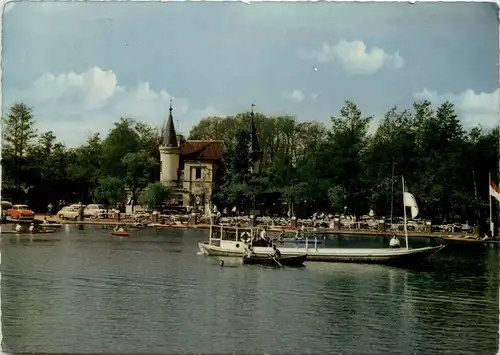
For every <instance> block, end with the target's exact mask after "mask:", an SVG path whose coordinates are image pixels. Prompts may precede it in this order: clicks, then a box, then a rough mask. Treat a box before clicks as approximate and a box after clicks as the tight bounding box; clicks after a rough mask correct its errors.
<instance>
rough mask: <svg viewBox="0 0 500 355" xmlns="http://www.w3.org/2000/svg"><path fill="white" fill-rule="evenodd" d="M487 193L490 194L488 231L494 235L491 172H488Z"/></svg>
mask: <svg viewBox="0 0 500 355" xmlns="http://www.w3.org/2000/svg"><path fill="white" fill-rule="evenodd" d="M488 178H489V179H488V195H490V232H491V236H492V237H493V235H494V233H493V232H494V230H493V229H494V227H493V208H492V207H491V172H490V173H489V174H488Z"/></svg>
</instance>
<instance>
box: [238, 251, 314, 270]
mask: <svg viewBox="0 0 500 355" xmlns="http://www.w3.org/2000/svg"><path fill="white" fill-rule="evenodd" d="M306 258H307V254H305V253H304V254H302V255H293V256H273V255H255V254H254V255H245V256H244V257H243V264H248V265H274V266H295V267H298V266H302V265H303V264H304V262H305V261H306Z"/></svg>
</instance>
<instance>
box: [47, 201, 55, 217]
mask: <svg viewBox="0 0 500 355" xmlns="http://www.w3.org/2000/svg"><path fill="white" fill-rule="evenodd" d="M53 208H54V206H52V203H50V202H49V205H48V206H47V214H48V215H49V217H52V209H53Z"/></svg>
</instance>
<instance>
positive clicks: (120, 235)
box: [109, 231, 130, 237]
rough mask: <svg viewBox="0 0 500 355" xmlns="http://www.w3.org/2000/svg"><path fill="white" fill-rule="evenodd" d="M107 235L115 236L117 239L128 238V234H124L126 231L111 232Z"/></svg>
mask: <svg viewBox="0 0 500 355" xmlns="http://www.w3.org/2000/svg"><path fill="white" fill-rule="evenodd" d="M109 234H111V235H117V236H119V237H128V236H130V233H129V232H126V231H112V232H111V233H109Z"/></svg>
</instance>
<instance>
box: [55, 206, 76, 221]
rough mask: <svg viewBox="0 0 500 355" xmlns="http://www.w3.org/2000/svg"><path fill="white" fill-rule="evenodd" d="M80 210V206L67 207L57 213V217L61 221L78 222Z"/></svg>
mask: <svg viewBox="0 0 500 355" xmlns="http://www.w3.org/2000/svg"><path fill="white" fill-rule="evenodd" d="M79 210H80V207H79V205H71V206H66V207H63V208H61V210H60V211H59V212H57V217H59V219H72V220H74V221H76V220H77V219H78V212H79Z"/></svg>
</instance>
